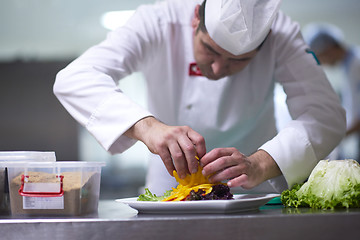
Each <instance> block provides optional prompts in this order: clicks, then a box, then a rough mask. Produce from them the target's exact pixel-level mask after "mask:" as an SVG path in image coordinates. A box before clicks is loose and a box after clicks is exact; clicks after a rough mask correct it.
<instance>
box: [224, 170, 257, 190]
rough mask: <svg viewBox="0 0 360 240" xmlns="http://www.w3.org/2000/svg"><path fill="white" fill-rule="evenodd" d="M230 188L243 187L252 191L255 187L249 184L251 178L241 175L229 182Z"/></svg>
mask: <svg viewBox="0 0 360 240" xmlns="http://www.w3.org/2000/svg"><path fill="white" fill-rule="evenodd" d="M227 185H228V186H229V187H230V188H233V187H242V188H244V189H250V188H252V187H253V186H252V185H250V184H249V176H248V175H247V174H241V175H240V176H239V177H236V178H233V179H231V180H229V181H228V182H227Z"/></svg>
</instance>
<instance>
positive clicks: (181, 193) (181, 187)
mask: <svg viewBox="0 0 360 240" xmlns="http://www.w3.org/2000/svg"><path fill="white" fill-rule="evenodd" d="M198 169H199V170H198V171H197V172H196V173H193V174H190V175H187V176H186V177H185V178H184V179H181V178H179V176H178V174H177V172H176V171H175V170H174V172H173V174H174V177H175V179H176V181H177V182H178V183H179V184H178V186H177V187H176V188H173V189H172V190H169V191H166V192H165V193H164V195H163V196H156V195H155V194H152V193H151V192H150V190H149V189H145V193H144V194H141V195H140V196H139V197H138V201H162V202H169V201H195V200H226V199H233V195H232V193H231V192H230V188H229V187H228V186H227V185H226V184H224V183H220V182H219V183H215V184H214V183H210V182H209V180H208V178H207V177H205V176H204V175H202V173H201V171H202V168H201V167H200V166H199V168H198Z"/></svg>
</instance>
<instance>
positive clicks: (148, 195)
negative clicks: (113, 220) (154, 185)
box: [137, 188, 172, 202]
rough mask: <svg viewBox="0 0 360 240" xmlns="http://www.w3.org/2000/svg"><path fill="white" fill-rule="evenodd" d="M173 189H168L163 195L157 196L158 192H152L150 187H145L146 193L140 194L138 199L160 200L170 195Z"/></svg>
mask: <svg viewBox="0 0 360 240" xmlns="http://www.w3.org/2000/svg"><path fill="white" fill-rule="evenodd" d="M171 192H172V190H168V191H166V192H165V193H164V195H163V196H156V194H153V193H151V192H150V190H149V189H148V188H145V193H144V194H140V195H139V197H138V199H137V201H151V202H159V201H161V200H163V199H165V198H167V197H168V196H170V194H171Z"/></svg>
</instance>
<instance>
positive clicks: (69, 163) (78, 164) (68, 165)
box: [0, 161, 106, 168]
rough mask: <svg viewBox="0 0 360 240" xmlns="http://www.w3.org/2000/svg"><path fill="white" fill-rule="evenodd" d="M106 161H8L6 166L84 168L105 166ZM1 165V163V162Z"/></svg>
mask: <svg viewBox="0 0 360 240" xmlns="http://www.w3.org/2000/svg"><path fill="white" fill-rule="evenodd" d="M105 165H106V163H105V162H85V161H57V162H28V161H26V162H7V163H6V167H23V168H84V167H103V166H105ZM0 166H1V163H0Z"/></svg>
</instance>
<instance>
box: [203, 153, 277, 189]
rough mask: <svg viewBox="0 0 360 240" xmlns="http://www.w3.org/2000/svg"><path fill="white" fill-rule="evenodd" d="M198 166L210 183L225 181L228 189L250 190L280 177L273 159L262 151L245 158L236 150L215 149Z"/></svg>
mask: <svg viewBox="0 0 360 240" xmlns="http://www.w3.org/2000/svg"><path fill="white" fill-rule="evenodd" d="M200 164H201V165H202V166H203V175H204V176H210V177H209V181H210V182H221V181H225V180H226V181H228V182H227V184H228V186H229V187H242V188H244V189H250V188H253V187H255V186H257V185H259V184H260V183H262V182H264V181H266V180H268V179H270V178H273V177H276V176H279V175H281V171H280V169H279V167H278V165H277V164H276V162H275V161H274V159H273V158H272V157H271V156H270V155H269V154H268V153H267V152H265V151H263V150H259V151H257V152H255V153H254V154H252V155H251V156H249V157H247V156H245V155H244V154H242V153H241V152H239V151H238V150H237V149H236V148H217V149H213V150H212V151H210V152H208V153H207V154H205V155H204V156H203V157H202V158H201V159H200Z"/></svg>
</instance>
